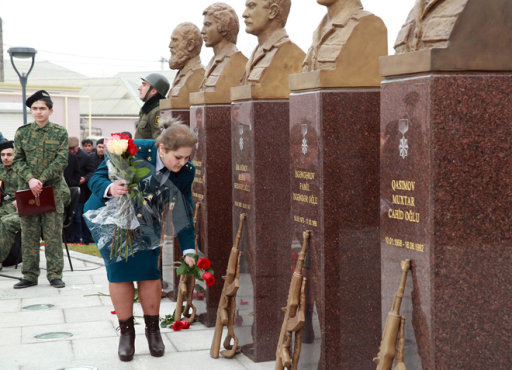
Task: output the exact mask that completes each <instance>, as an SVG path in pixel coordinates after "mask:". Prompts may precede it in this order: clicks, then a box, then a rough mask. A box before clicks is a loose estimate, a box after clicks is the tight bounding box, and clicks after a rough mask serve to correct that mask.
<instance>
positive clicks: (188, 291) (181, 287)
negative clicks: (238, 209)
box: [174, 202, 201, 323]
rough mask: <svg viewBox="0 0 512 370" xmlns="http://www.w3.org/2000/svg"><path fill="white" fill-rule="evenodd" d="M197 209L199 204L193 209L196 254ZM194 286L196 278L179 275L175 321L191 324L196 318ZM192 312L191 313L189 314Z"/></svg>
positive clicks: (199, 206)
mask: <svg viewBox="0 0 512 370" xmlns="http://www.w3.org/2000/svg"><path fill="white" fill-rule="evenodd" d="M199 208H201V203H199V202H198V203H196V205H195V209H194V232H195V249H196V253H197V252H198V249H199V248H198V245H199V244H198V241H197V239H198V238H197V235H198V232H197V220H198V219H199ZM195 286H196V278H195V277H194V276H187V275H180V282H179V284H178V297H177V298H176V310H175V313H174V319H175V321H180V320H181V315H182V314H183V315H184V316H185V318H184V320H185V321H188V322H190V323H193V322H194V320H195V318H196V312H197V308H196V306H194V304H193V303H192V299H193V297H194V289H195ZM183 300H186V301H187V304H186V305H185V309H184V310H183ZM190 310H192V312H190Z"/></svg>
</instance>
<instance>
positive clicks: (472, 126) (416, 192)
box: [380, 72, 512, 369]
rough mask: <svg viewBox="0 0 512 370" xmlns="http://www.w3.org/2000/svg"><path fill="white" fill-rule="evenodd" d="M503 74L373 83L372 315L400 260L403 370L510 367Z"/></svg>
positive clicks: (509, 110) (506, 90)
mask: <svg viewBox="0 0 512 370" xmlns="http://www.w3.org/2000/svg"><path fill="white" fill-rule="evenodd" d="M511 77H512V76H511V74H510V73H503V74H500V73H465V74H464V73H458V74H455V73H434V72H432V73H425V74H420V75H417V76H414V77H402V76H397V77H396V78H389V79H388V80H387V81H386V82H384V83H383V85H382V100H381V191H380V193H381V238H380V244H381V253H382V298H383V305H382V318H383V320H384V319H385V316H386V315H387V312H388V311H389V310H390V308H391V303H392V300H393V295H394V293H395V292H396V290H397V288H398V283H399V281H400V274H401V270H400V265H399V262H400V261H401V260H404V259H406V258H410V259H411V260H412V274H409V277H408V282H407V285H406V290H405V297H404V300H403V302H402V309H401V313H402V314H403V315H405V316H406V330H405V343H406V348H405V364H406V367H407V369H508V368H510V366H511V364H512V351H511V347H510V344H511V343H512V316H511V314H510V313H511V312H512V233H511V229H510V210H511V209H512V193H511V192H510V189H511V187H512V175H511V174H512V160H511V159H510V153H511V152H512V141H511V139H510V138H511V137H512V125H511V122H512V102H511V96H512V78H511ZM383 322H384V321H383Z"/></svg>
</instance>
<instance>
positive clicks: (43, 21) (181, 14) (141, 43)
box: [0, 0, 415, 77]
mask: <svg viewBox="0 0 512 370" xmlns="http://www.w3.org/2000/svg"><path fill="white" fill-rule="evenodd" d="M214 2H215V1H212V0H145V1H126V0H125V1H121V0H83V1H82V0H47V1H45V2H43V1H40V0H39V1H36V0H0V17H1V18H2V23H3V42H4V58H8V54H7V49H8V48H9V47H12V46H28V47H33V48H35V49H36V50H37V56H36V61H38V60H39V61H43V60H48V61H51V62H54V63H56V64H59V65H62V66H64V67H67V68H70V69H72V70H75V71H77V72H80V73H83V74H85V75H88V76H90V77H108V76H112V75H114V74H116V73H117V72H121V71H132V72H133V71H156V70H161V68H164V70H168V68H169V67H168V64H167V62H164V63H161V62H160V60H161V59H162V58H164V59H168V58H169V55H170V54H169V48H168V45H169V40H170V35H171V33H172V30H173V29H174V28H175V27H176V25H177V24H179V23H181V22H192V23H195V24H196V25H197V26H198V27H199V28H201V26H202V22H203V16H202V12H203V10H204V9H205V8H206V7H207V6H208V5H210V4H212V3H214ZM223 2H225V3H227V4H229V5H231V6H232V7H233V8H234V9H235V11H236V12H237V14H238V15H239V18H240V34H239V37H238V48H239V49H240V50H241V51H242V52H243V53H244V54H245V55H246V56H247V57H249V56H250V54H251V52H252V50H253V49H254V47H255V46H256V43H257V39H256V37H255V36H253V35H249V34H247V33H246V32H245V24H244V23H243V19H242V17H241V16H242V13H243V11H244V9H245V0H224V1H223ZM414 2H415V0H362V3H363V6H364V7H365V9H366V10H368V11H370V12H372V13H374V14H375V15H377V16H379V17H380V18H381V19H382V20H383V21H384V23H385V24H386V26H387V28H388V45H389V52H390V54H392V53H393V48H392V46H393V43H394V41H395V39H396V35H397V33H398V31H399V29H400V27H401V26H402V24H403V23H404V21H405V19H406V17H407V14H408V13H409V11H410V10H411V9H412V7H413V5H414ZM325 13H326V7H324V6H322V5H318V3H317V2H316V1H315V0H292V8H291V12H290V16H289V18H288V23H287V25H286V30H287V31H288V34H289V35H290V38H291V39H292V41H294V42H295V43H297V44H298V45H299V46H300V47H301V48H302V49H303V50H304V51H307V49H308V48H309V46H310V44H311V40H312V36H313V31H314V30H315V28H316V27H317V26H318V24H319V23H320V20H321V19H322V17H323V16H324V15H325ZM212 55H213V52H212V51H211V48H206V47H204V46H203V51H202V52H201V58H202V61H203V64H206V63H207V62H208V60H209V59H210V58H211V57H212Z"/></svg>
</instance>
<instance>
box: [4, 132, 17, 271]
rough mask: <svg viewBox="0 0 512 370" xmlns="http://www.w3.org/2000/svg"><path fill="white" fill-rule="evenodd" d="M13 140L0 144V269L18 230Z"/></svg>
mask: <svg viewBox="0 0 512 370" xmlns="http://www.w3.org/2000/svg"><path fill="white" fill-rule="evenodd" d="M13 152H14V149H13V142H12V141H5V142H3V143H1V144H0V157H1V158H2V164H0V181H2V184H3V185H2V186H3V192H2V193H0V197H2V199H3V201H2V202H1V203H0V270H1V269H2V262H3V261H4V260H5V259H6V258H7V256H8V255H9V252H10V251H11V248H12V246H13V244H14V238H15V236H16V233H17V232H18V231H19V230H20V218H19V217H18V211H17V210H16V200H15V198H14V193H15V192H16V190H17V189H18V180H17V178H18V177H17V176H16V174H15V173H14V170H13V169H12V160H13Z"/></svg>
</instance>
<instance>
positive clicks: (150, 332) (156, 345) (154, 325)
mask: <svg viewBox="0 0 512 370" xmlns="http://www.w3.org/2000/svg"><path fill="white" fill-rule="evenodd" d="M144 321H145V322H146V338H147V339H148V346H149V352H150V353H151V356H154V357H161V356H163V355H164V351H165V345H164V342H163V341H162V336H161V335H160V318H159V316H158V315H155V316H149V315H144Z"/></svg>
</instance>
